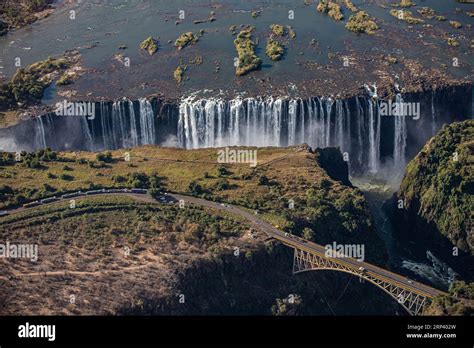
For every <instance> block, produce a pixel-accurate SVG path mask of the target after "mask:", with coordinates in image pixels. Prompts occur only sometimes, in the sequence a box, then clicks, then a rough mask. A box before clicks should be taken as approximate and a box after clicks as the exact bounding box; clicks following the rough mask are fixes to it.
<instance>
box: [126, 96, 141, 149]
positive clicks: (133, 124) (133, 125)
mask: <svg viewBox="0 0 474 348" xmlns="http://www.w3.org/2000/svg"><path fill="white" fill-rule="evenodd" d="M128 112H129V117H130V140H131V146H138V144H139V141H138V139H139V136H138V129H137V120H136V119H135V117H136V116H135V109H134V107H133V102H131V101H130V100H129V101H128Z"/></svg>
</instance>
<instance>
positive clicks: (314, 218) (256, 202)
mask: <svg viewBox="0 0 474 348" xmlns="http://www.w3.org/2000/svg"><path fill="white" fill-rule="evenodd" d="M321 151H322V150H321ZM130 152H131V161H130V162H126V161H124V160H123V152H122V151H111V154H109V153H107V152H104V153H100V154H95V153H87V152H71V153H69V152H66V153H60V154H55V153H52V152H44V153H38V154H31V155H28V157H31V161H28V162H31V164H29V165H26V164H24V163H23V162H18V163H17V162H15V161H14V157H12V156H13V154H4V156H2V157H0V158H3V160H2V163H3V166H2V167H1V168H0V177H1V178H2V185H4V186H5V187H3V189H2V190H1V192H2V195H3V196H2V197H1V198H2V199H1V205H0V209H1V208H5V207H7V206H14V205H17V204H21V203H24V202H25V201H32V200H36V199H40V198H44V197H45V196H51V190H52V189H51V188H53V189H54V195H56V196H58V195H61V194H64V193H67V192H75V191H78V190H82V191H87V190H89V189H100V188H123V187H129V188H131V187H138V188H147V189H156V190H157V189H164V190H166V191H170V192H181V193H188V194H189V193H191V194H193V195H196V196H201V197H203V198H205V199H208V200H213V201H221V202H228V203H232V204H235V205H238V206H241V207H245V208H248V209H251V210H252V211H253V210H258V211H259V214H260V215H261V216H262V218H265V219H267V220H268V221H270V222H272V223H275V224H277V225H279V226H280V228H282V229H283V230H285V231H288V232H291V233H294V234H296V235H302V233H304V229H305V228H309V229H311V230H313V231H314V239H313V240H314V241H317V242H319V243H321V244H327V243H330V242H331V241H334V240H337V241H338V242H340V243H344V242H360V243H366V245H367V246H369V245H370V248H371V250H370V251H367V255H369V254H370V258H372V260H374V261H375V262H377V263H379V264H380V263H383V262H384V261H383V260H384V257H385V256H384V255H385V254H384V250H385V248H384V247H383V243H382V242H381V241H380V240H379V239H378V238H377V237H376V235H375V233H374V230H373V225H372V220H371V217H370V213H369V210H368V206H367V204H366V201H365V199H364V196H363V195H362V193H361V192H360V191H359V190H357V189H355V188H352V187H349V186H346V185H344V184H343V183H342V182H341V180H343V178H344V177H346V176H347V172H346V173H345V175H344V173H343V172H342V171H344V168H347V163H345V162H343V163H340V162H341V157H340V154H339V156H338V157H337V158H332V159H331V156H332V155H331V153H332V152H331V153H329V152H326V151H324V152H320V151H319V150H318V151H317V152H316V153H311V152H309V151H298V152H297V151H296V149H295V148H291V147H290V148H284V149H279V148H259V149H258V158H259V165H258V166H257V167H255V168H251V167H249V166H248V165H239V164H235V165H225V164H219V163H218V162H217V153H216V151H215V149H202V150H176V149H166V148H157V147H153V146H146V147H140V148H134V149H133V150H131V151H130ZM24 155H25V156H26V154H24ZM54 156H56V160H50V159H49V158H54ZM156 158H159V159H160V161H159V162H157V161H156V160H153V159H156ZM35 159H37V161H35ZM277 159H278V160H277ZM276 160H277V161H276ZM195 161H198V162H195ZM25 162H26V160H25ZM101 163H102V164H101ZM209 163H211V164H209ZM212 163H215V165H212ZM265 163H269V164H268V165H265ZM318 163H322V165H324V166H325V167H326V168H327V169H323V168H322V167H321V165H318ZM328 163H329V164H330V165H329V166H328V165H327V164H328ZM131 164H132V165H131ZM65 166H67V167H68V168H67V170H66V169H65ZM327 171H329V172H330V173H331V175H332V176H333V177H334V178H336V179H333V178H332V177H331V176H329V175H328V172H327ZM206 173H207V174H206ZM62 175H72V176H73V178H68V177H64V176H62ZM61 178H62V179H61ZM68 179H69V180H68ZM38 182H41V183H44V184H47V185H48V186H47V187H43V188H38V184H37V183H38ZM7 186H8V187H7ZM290 199H291V200H293V201H294V204H295V207H296V209H289V208H288V202H289V200H290ZM372 248H373V250H372Z"/></svg>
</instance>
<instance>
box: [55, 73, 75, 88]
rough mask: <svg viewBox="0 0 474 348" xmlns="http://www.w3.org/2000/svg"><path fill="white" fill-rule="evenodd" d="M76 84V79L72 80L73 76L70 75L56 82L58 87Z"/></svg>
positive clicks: (63, 75) (66, 74) (63, 76)
mask: <svg viewBox="0 0 474 348" xmlns="http://www.w3.org/2000/svg"><path fill="white" fill-rule="evenodd" d="M73 82H74V79H73V78H72V76H71V75H70V74H68V73H64V74H62V75H61V77H60V78H59V79H58V80H57V81H56V84H57V85H58V86H66V85H70V84H72V83H73Z"/></svg>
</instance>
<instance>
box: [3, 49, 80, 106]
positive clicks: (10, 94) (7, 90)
mask: <svg viewBox="0 0 474 348" xmlns="http://www.w3.org/2000/svg"><path fill="white" fill-rule="evenodd" d="M70 66H71V63H70V61H69V60H68V59H66V58H64V57H61V58H57V59H56V58H52V57H49V58H48V59H46V60H43V61H39V62H37V63H34V64H31V65H30V66H28V67H26V68H25V69H18V70H17V71H16V73H15V75H13V77H12V79H11V80H10V82H8V83H7V84H4V85H2V86H0V105H2V106H3V107H6V108H8V107H15V106H16V104H17V103H22V104H25V103H35V102H38V101H39V100H41V98H42V97H43V92H44V90H45V89H46V87H48V86H49V85H50V84H51V82H52V81H53V79H54V77H55V76H56V75H57V73H58V72H59V71H62V70H65V69H67V68H69V67H70ZM55 74H56V75H55Z"/></svg>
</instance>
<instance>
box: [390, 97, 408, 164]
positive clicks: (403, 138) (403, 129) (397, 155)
mask: <svg viewBox="0 0 474 348" xmlns="http://www.w3.org/2000/svg"><path fill="white" fill-rule="evenodd" d="M395 102H396V103H397V104H398V105H399V110H402V104H403V98H402V96H401V94H397V96H396V100H395ZM394 119H395V121H394V135H393V139H394V144H393V161H394V164H395V166H404V165H405V149H406V144H407V126H406V115H403V114H402V115H398V116H394Z"/></svg>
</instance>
